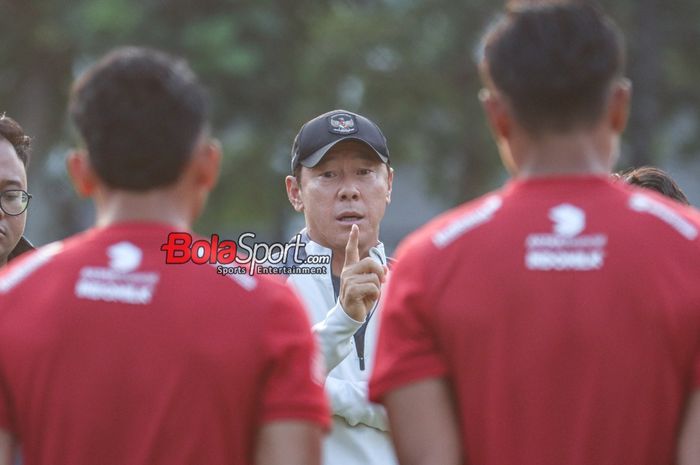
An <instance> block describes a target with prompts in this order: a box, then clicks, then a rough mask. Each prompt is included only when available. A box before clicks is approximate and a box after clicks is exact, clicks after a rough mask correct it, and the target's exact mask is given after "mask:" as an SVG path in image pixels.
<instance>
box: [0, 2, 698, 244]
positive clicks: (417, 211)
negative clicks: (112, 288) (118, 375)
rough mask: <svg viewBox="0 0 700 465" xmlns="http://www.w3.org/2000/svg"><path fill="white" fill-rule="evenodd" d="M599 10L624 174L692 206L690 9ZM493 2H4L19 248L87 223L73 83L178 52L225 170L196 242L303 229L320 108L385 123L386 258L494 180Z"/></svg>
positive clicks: (694, 146) (4, 96) (2, 85)
mask: <svg viewBox="0 0 700 465" xmlns="http://www.w3.org/2000/svg"><path fill="white" fill-rule="evenodd" d="M601 4H602V5H603V6H604V7H605V8H606V10H607V11H608V13H610V15H611V16H612V17H613V18H614V19H615V20H616V21H617V22H618V23H619V24H620V26H621V27H622V29H623V31H624V32H625V34H626V36H627V43H628V58H629V66H628V74H629V76H630V77H631V78H632V80H633V84H634V93H635V94H634V101H633V109H632V116H631V121H630V125H629V127H628V131H627V132H626V135H625V141H624V151H623V157H622V160H621V162H620V166H619V168H626V167H630V166H639V165H642V164H649V163H651V164H655V165H658V166H661V167H662V168H665V169H667V170H669V171H670V172H671V173H672V175H673V176H674V177H675V178H676V179H677V181H678V182H679V183H680V184H681V187H682V188H683V189H684V190H685V191H686V193H687V194H688V195H689V197H690V199H691V201H692V202H693V203H695V204H696V205H698V204H699V203H700V190H699V188H698V183H697V177H698V175H699V174H700V161H699V159H700V157H698V156H697V153H698V151H699V150H700V131H699V130H698V128H699V124H700V120H699V115H698V109H699V108H700V46H698V44H699V43H700V4H699V3H698V2H697V1H695V0H666V1H664V2H662V1H660V0H616V1H614V2H613V1H603V2H601ZM500 7H501V2H493V1H486V0H466V1H455V0H421V1H418V0H326V1H315V0H297V1H290V0H236V1H233V0H199V1H196V2H195V1H189V0H73V1H71V2H66V1H65V0H62V1H59V0H24V1H23V0H14V1H13V0H0V30H2V42H1V43H0V111H5V112H7V114H8V115H10V116H12V117H14V118H15V119H17V120H18V121H19V122H20V123H21V124H22V125H23V126H24V127H25V129H26V131H27V132H28V133H29V134H30V135H31V136H33V138H34V157H33V160H32V163H31V166H30V172H29V177H30V180H29V182H30V190H31V191H32V192H33V194H34V199H33V204H32V206H31V209H30V215H29V223H28V228H27V233H28V236H29V237H30V238H31V239H32V240H34V241H35V242H37V243H39V244H43V243H46V242H49V241H52V240H56V239H60V238H63V237H65V236H67V235H69V234H72V233H74V232H76V231H78V230H81V229H84V228H86V227H88V226H89V225H90V224H91V222H92V220H93V211H92V208H91V206H90V204H89V202H86V201H84V200H80V199H78V198H77V196H76V195H75V194H74V193H73V190H72V188H71V186H70V183H69V181H68V178H67V176H66V173H65V169H64V158H65V155H66V153H67V152H68V151H69V150H70V147H72V146H74V145H75V143H76V137H75V134H74V132H73V131H72V129H71V127H70V125H69V124H68V123H67V119H66V110H65V108H66V101H67V93H68V88H69V86H70V83H71V81H72V80H73V79H74V78H75V77H76V76H77V75H78V74H79V73H80V72H81V70H83V69H84V68H85V67H86V66H88V65H89V64H91V63H92V62H94V60H95V59H96V58H98V57H99V56H100V55H102V54H103V53H105V52H106V51H107V50H109V49H111V48H113V47H115V46H119V45H148V46H153V47H157V48H160V49H163V50H166V51H169V52H171V53H175V54H178V55H181V56H184V57H186V58H187V59H188V60H189V61H190V63H191V65H192V67H193V68H194V69H195V71H196V72H197V73H198V74H199V75H200V77H201V79H202V81H203V82H204V84H205V85H206V86H207V87H208V89H209V90H210V93H211V96H212V100H213V103H214V114H213V119H214V133H215V135H216V136H217V137H218V138H220V140H221V141H222V143H223V146H224V150H225V162H224V172H223V173H222V177H221V180H220V184H219V186H218V187H217V189H216V190H215V191H214V192H213V195H212V197H211V201H210V204H209V207H208V209H207V212H206V214H205V216H204V217H203V218H202V219H201V220H200V221H199V222H198V223H197V225H196V227H195V230H196V231H197V232H199V233H202V234H207V235H208V234H210V233H212V232H217V233H219V234H222V235H223V236H227V237H232V238H233V237H235V236H236V235H237V234H238V233H239V232H242V231H248V230H252V231H256V232H257V233H258V234H259V238H261V239H271V240H282V239H285V238H286V237H288V236H289V235H290V234H292V232H293V231H294V230H295V229H296V228H297V227H298V226H299V224H300V220H301V219H300V217H299V216H298V215H297V214H295V213H294V212H293V210H292V209H291V207H290V206H289V204H288V202H287V199H286V195H285V192H284V176H285V175H286V174H287V173H288V170H289V151H290V147H291V143H292V140H293V137H294V135H295V134H296V131H297V130H298V128H299V127H300V126H301V125H302V124H303V123H304V122H305V121H307V120H308V119H310V118H312V117H314V116H316V115H317V114H320V113H322V112H325V111H328V110H330V109H333V108H344V109H347V110H352V111H357V112H360V113H362V114H365V115H367V116H369V117H370V118H372V119H373V120H375V121H376V122H377V123H378V124H379V125H380V127H382V128H383V130H384V132H385V134H386V136H387V138H388V140H389V148H390V150H391V153H392V157H393V160H394V166H395V168H396V180H395V183H396V184H395V190H394V199H393V202H392V205H391V206H390V208H389V211H388V215H387V219H386V221H385V223H384V225H383V229H382V236H383V238H384V240H385V242H387V245H388V246H389V249H390V250H391V249H393V247H394V246H395V244H396V242H397V241H398V240H400V239H401V238H402V237H403V236H404V235H405V234H406V233H408V232H410V231H411V230H413V229H415V228H416V227H417V226H419V225H420V224H422V223H423V222H425V221H426V220H427V219H429V218H430V217H431V216H433V215H434V214H436V213H437V212H439V211H440V210H442V209H446V208H449V207H452V206H454V205H456V204H458V203H460V202H463V201H465V200H468V199H471V198H474V197H476V196H478V195H480V194H482V193H484V192H485V191H487V190H489V189H492V188H494V187H497V186H499V185H500V184H502V183H503V181H504V180H505V179H506V178H507V176H506V173H505V171H504V169H503V168H502V167H501V165H500V162H499V159H498V156H497V152H496V149H495V146H494V144H493V143H492V141H491V139H490V135H489V132H488V130H487V128H486V125H485V122H484V118H483V116H482V113H481V109H480V107H479V103H478V100H477V92H478V90H479V88H480V84H479V81H478V76H477V73H476V67H475V64H474V59H473V55H474V49H475V47H476V44H477V40H478V38H479V36H480V34H481V32H482V31H483V30H484V27H485V25H486V24H487V23H488V21H489V20H490V19H491V18H492V17H493V16H494V14H495V13H496V12H497V11H498V9H499V8H500Z"/></svg>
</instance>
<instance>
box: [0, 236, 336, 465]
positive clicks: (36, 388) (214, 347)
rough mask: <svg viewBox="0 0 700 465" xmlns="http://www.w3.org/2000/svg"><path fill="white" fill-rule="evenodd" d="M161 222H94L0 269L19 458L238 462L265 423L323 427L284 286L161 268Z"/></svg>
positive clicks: (71, 463) (3, 424)
mask: <svg viewBox="0 0 700 465" xmlns="http://www.w3.org/2000/svg"><path fill="white" fill-rule="evenodd" d="M170 231H172V229H171V228H169V227H167V226H165V225H157V224H118V225H115V226H111V227H107V228H104V229H94V230H91V231H88V232H86V233H83V234H81V235H78V236H75V237H73V238H70V239H68V240H66V241H64V242H58V243H55V244H51V245H49V246H46V247H43V248H41V249H39V250H38V251H36V252H34V253H31V254H27V255H25V256H24V257H22V258H19V259H17V261H16V262H14V263H13V264H12V265H9V266H8V267H7V268H6V269H4V270H3V272H2V273H1V274H0V428H2V429H5V430H7V431H9V432H10V433H11V434H12V435H13V436H14V437H15V438H16V440H17V442H18V443H20V444H21V447H22V450H23V454H24V463H25V465H38V464H51V465H60V464H65V465H82V464H86V465H87V464H95V463H99V464H105V465H109V464H115V465H116V464H119V465H123V464H129V465H139V464H143V465H154V464H167V465H176V464H192V463H203V464H207V465H216V464H221V465H223V464H247V463H252V456H253V452H254V450H253V444H254V442H255V439H256V434H257V431H258V430H259V428H260V427H261V425H262V424H264V423H266V422H270V421H275V420H307V421H310V422H314V423H318V424H320V425H322V426H327V425H328V421H329V420H328V419H329V414H328V411H327V407H326V405H325V398H324V394H323V389H322V387H321V385H320V384H319V382H318V381H317V379H318V378H315V377H314V376H312V374H313V370H312V358H313V356H314V353H315V346H314V341H313V337H312V335H311V332H310V330H309V326H310V325H309V323H308V321H307V318H306V315H305V312H304V310H303V309H302V307H301V306H300V304H299V302H298V300H297V299H296V297H294V296H293V294H292V292H291V291H290V290H289V289H288V288H287V287H286V286H284V285H283V284H280V283H276V282H272V280H269V279H261V278H260V277H257V276H256V277H251V276H247V275H244V276H237V275H229V276H222V275H217V272H216V268H215V267H213V266H210V265H194V264H191V263H189V264H185V265H165V254H164V253H163V252H161V251H160V246H161V245H162V244H163V243H164V242H165V241H166V238H167V234H168V232H170Z"/></svg>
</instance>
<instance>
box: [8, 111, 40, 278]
mask: <svg viewBox="0 0 700 465" xmlns="http://www.w3.org/2000/svg"><path fill="white" fill-rule="evenodd" d="M30 150H31V139H30V138H29V136H27V135H26V134H25V133H24V130H23V129H22V126H20V125H19V124H18V123H17V122H16V121H15V120H13V119H12V118H10V117H8V116H5V115H4V114H3V115H1V116H0V267H2V266H4V265H6V264H7V262H8V261H10V260H12V259H13V258H16V257H18V256H19V255H21V254H23V253H24V252H27V251H29V250H32V249H33V248H34V247H32V245H31V243H30V242H29V241H28V240H27V239H26V238H25V237H24V236H22V234H24V226H25V224H26V222H27V215H26V212H27V207H28V206H29V201H30V200H31V198H32V196H31V194H29V193H28V192H27V163H28V162H29V154H30Z"/></svg>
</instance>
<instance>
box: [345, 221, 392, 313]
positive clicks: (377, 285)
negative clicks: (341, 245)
mask: <svg viewBox="0 0 700 465" xmlns="http://www.w3.org/2000/svg"><path fill="white" fill-rule="evenodd" d="M359 238H360V228H359V227H358V226H357V225H356V224H353V225H352V228H351V229H350V236H349V237H348V243H347V245H346V246H345V263H344V264H343V271H342V272H341V273H340V293H339V299H340V305H341V306H342V307H343V310H345V313H347V314H348V316H349V317H350V318H352V319H353V320H355V321H364V320H365V318H367V313H369V311H370V310H371V309H372V307H373V306H374V303H375V302H376V301H377V299H379V294H380V292H381V285H382V283H383V282H384V279H385V275H386V269H385V268H384V267H383V266H382V265H380V264H379V263H377V262H376V261H374V260H372V259H371V258H370V257H365V258H363V259H362V260H360V250H359V240H360V239H359Z"/></svg>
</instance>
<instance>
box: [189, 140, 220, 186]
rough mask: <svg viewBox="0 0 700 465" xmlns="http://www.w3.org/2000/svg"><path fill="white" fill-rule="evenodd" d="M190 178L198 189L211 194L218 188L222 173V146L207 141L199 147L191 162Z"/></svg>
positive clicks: (217, 142) (214, 141)
mask: <svg viewBox="0 0 700 465" xmlns="http://www.w3.org/2000/svg"><path fill="white" fill-rule="evenodd" d="M187 170H188V171H189V177H190V179H191V180H192V182H193V183H194V185H195V186H196V187H202V188H204V190H205V191H207V192H210V191H211V190H212V189H214V186H216V183H217V181H218V180H219V173H220V172H221V144H220V143H219V141H217V140H213V139H212V140H207V141H205V142H203V143H201V144H199V145H198V146H197V148H196V149H195V151H194V153H193V154H192V159H191V160H190V162H189V167H188V168H187Z"/></svg>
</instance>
